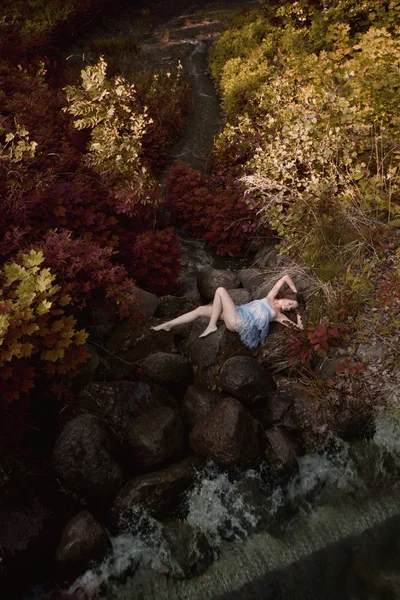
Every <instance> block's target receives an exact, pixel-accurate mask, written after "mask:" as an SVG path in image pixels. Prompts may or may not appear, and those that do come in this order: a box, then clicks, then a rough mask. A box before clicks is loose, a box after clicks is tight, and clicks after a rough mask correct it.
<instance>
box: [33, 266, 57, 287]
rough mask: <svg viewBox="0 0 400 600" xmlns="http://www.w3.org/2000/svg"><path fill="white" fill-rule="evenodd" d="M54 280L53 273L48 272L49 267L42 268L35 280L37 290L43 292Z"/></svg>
mask: <svg viewBox="0 0 400 600" xmlns="http://www.w3.org/2000/svg"><path fill="white" fill-rule="evenodd" d="M53 281H54V275H52V274H51V273H50V269H42V270H41V271H40V274H39V276H38V277H37V280H36V287H37V289H38V290H39V292H45V291H46V289H47V288H49V287H50V286H51V284H52V283H53Z"/></svg>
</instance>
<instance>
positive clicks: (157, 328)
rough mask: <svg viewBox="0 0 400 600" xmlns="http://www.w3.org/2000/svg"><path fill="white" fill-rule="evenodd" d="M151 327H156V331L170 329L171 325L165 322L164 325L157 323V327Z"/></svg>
mask: <svg viewBox="0 0 400 600" xmlns="http://www.w3.org/2000/svg"><path fill="white" fill-rule="evenodd" d="M150 329H154V331H170V329H171V325H170V324H169V323H163V324H162V325H157V326H156V327H150Z"/></svg>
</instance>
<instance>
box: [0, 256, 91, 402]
mask: <svg viewBox="0 0 400 600" xmlns="http://www.w3.org/2000/svg"><path fill="white" fill-rule="evenodd" d="M43 260H44V257H43V253H42V252H37V251H35V250H31V252H30V253H29V254H23V255H22V256H21V260H20V261H19V262H13V263H8V264H6V265H4V266H3V268H2V270H1V274H0V278H1V290H0V307H1V314H0V345H1V350H0V373H1V381H0V390H1V394H0V395H1V397H2V399H3V401H5V402H12V401H13V400H18V399H19V397H20V394H23V393H27V392H28V391H29V390H30V388H31V387H33V385H34V379H35V378H36V377H37V376H38V375H39V374H40V372H41V371H42V370H44V371H45V372H46V373H47V374H48V375H54V374H56V373H58V374H63V373H66V372H68V371H71V372H76V370H77V367H78V365H79V364H80V363H82V362H85V360H86V358H87V356H88V355H87V351H86V349H85V348H81V349H79V348H77V346H82V345H83V344H84V343H85V341H86V337H87V334H86V333H85V332H84V331H83V330H78V329H76V319H74V318H73V317H72V316H70V315H67V314H66V312H65V306H67V305H69V304H70V302H71V297H70V296H69V295H68V294H64V293H63V291H62V290H61V287H60V286H59V285H57V284H56V283H55V276H54V275H53V274H52V273H51V271H50V269H47V268H42V267H41V265H42V263H43ZM34 358H36V359H37V360H36V362H33V359H34Z"/></svg>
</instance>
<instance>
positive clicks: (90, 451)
mask: <svg viewBox="0 0 400 600" xmlns="http://www.w3.org/2000/svg"><path fill="white" fill-rule="evenodd" d="M115 450H116V449H115V444H114V439H113V437H112V434H111V432H110V431H109V430H108V428H107V427H106V426H105V425H104V423H102V421H100V420H99V419H98V418H97V417H94V416H92V415H80V416H78V417H75V418H74V419H72V420H71V421H69V422H68V423H67V424H66V426H65V427H64V429H63V431H62V432H61V435H60V436H59V438H58V440H57V442H56V444H55V446H54V450H53V466H54V469H55V471H56V473H57V475H58V476H59V477H60V478H61V479H62V480H63V481H64V482H65V483H66V484H67V485H68V486H69V487H70V488H71V489H73V490H74V491H76V492H79V493H80V494H83V495H84V496H86V497H87V498H89V499H91V500H93V501H95V502H99V503H100V504H102V503H107V502H108V501H110V500H112V499H113V498H114V497H115V495H116V493H117V491H118V490H119V489H120V487H121V485H122V483H123V480H124V476H123V472H122V469H121V467H120V466H119V464H118V463H117V461H116V460H115Z"/></svg>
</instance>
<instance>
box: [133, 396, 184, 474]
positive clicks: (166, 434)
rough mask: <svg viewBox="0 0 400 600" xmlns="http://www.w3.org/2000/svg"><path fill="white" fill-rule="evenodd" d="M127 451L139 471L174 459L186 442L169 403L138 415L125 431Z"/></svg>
mask: <svg viewBox="0 0 400 600" xmlns="http://www.w3.org/2000/svg"><path fill="white" fill-rule="evenodd" d="M124 438H125V441H126V443H127V446H128V447H127V450H126V452H127V454H128V455H129V456H130V458H131V460H132V461H133V462H134V464H135V468H136V469H137V470H138V471H146V470H148V469H152V468H157V467H160V466H162V465H163V464H165V463H167V462H168V461H169V462H172V461H173V460H174V459H175V460H176V459H177V458H179V456H180V455H181V454H182V452H183V449H184V445H185V435H184V428H183V421H182V419H181V417H180V416H179V415H178V414H177V413H176V412H175V411H174V410H173V409H172V408H169V407H168V406H160V407H158V408H153V409H151V410H149V411H147V412H146V413H145V414H143V415H140V416H139V417H137V418H136V419H135V421H134V422H133V423H132V424H131V425H130V426H129V427H128V428H127V429H126V431H125V432H124Z"/></svg>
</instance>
